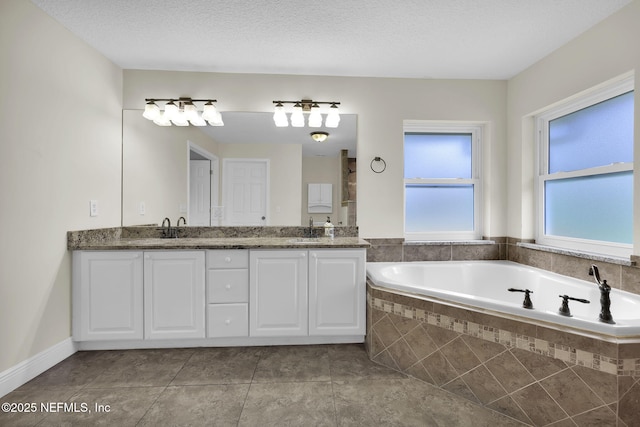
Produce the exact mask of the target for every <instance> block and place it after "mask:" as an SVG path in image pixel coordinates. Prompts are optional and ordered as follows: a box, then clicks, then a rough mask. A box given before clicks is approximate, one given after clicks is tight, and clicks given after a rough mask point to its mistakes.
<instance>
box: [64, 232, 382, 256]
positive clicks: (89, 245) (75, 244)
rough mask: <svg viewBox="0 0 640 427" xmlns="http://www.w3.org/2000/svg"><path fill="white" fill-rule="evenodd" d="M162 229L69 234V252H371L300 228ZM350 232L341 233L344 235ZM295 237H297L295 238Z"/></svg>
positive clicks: (353, 238)
mask: <svg viewBox="0 0 640 427" xmlns="http://www.w3.org/2000/svg"><path fill="white" fill-rule="evenodd" d="M159 230H160V229H157V228H143V227H122V228H110V229H95V230H85V231H78V232H69V233H67V240H68V242H67V243H68V246H67V247H68V249H69V250H72V251H78V250H153V249H297V248H368V247H370V246H371V245H370V244H369V242H367V241H366V240H363V239H361V238H359V237H358V236H357V234H356V235H353V234H354V233H353V231H354V230H350V232H351V233H352V234H351V235H339V236H336V237H335V238H333V239H330V238H328V237H319V238H315V239H309V238H302V237H298V236H300V235H301V234H302V232H301V231H300V230H301V229H298V228H276V227H271V228H264V227H263V228H262V229H253V228H241V227H227V228H224V227H222V228H221V227H205V228H195V227H194V228H190V229H181V230H180V231H181V232H182V233H185V234H187V235H186V236H182V237H178V238H161V237H159V236H160V233H159ZM344 231H349V230H346V229H345V230H341V232H344ZM292 234H293V235H292Z"/></svg>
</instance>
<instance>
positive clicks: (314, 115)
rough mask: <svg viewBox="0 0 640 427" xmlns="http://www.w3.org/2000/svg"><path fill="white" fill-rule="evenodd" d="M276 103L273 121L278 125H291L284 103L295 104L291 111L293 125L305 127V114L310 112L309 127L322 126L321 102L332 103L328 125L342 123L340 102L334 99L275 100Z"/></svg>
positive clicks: (328, 114)
mask: <svg viewBox="0 0 640 427" xmlns="http://www.w3.org/2000/svg"><path fill="white" fill-rule="evenodd" d="M273 103H274V104H275V105H276V106H275V109H274V113H273V121H274V123H275V124H276V126H277V127H287V126H289V120H288V119H287V113H286V111H285V107H284V104H293V111H292V113H291V126H293V127H303V126H304V121H305V120H304V114H303V113H309V119H308V125H309V127H321V126H322V114H321V111H320V104H326V105H331V107H330V108H329V111H328V112H327V117H326V120H325V124H324V125H325V126H326V127H333V128H336V127H338V124H339V123H340V114H338V105H340V103H339V102H334V101H313V100H311V99H302V100H300V101H273Z"/></svg>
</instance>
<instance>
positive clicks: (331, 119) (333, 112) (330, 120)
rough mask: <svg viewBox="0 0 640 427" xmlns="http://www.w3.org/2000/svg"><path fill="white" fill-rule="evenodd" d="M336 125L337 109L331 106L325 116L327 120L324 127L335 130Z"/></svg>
mask: <svg viewBox="0 0 640 427" xmlns="http://www.w3.org/2000/svg"><path fill="white" fill-rule="evenodd" d="M338 124H340V114H338V107H336V106H335V105H332V106H331V108H329V114H327V120H325V122H324V125H325V126H326V127H328V128H337V127H338Z"/></svg>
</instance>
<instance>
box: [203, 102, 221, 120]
mask: <svg viewBox="0 0 640 427" xmlns="http://www.w3.org/2000/svg"><path fill="white" fill-rule="evenodd" d="M217 113H218V110H217V108H216V106H215V105H214V104H213V103H212V102H207V103H206V104H204V108H203V109H202V118H203V119H205V120H207V121H214V120H215V117H216V114H217Z"/></svg>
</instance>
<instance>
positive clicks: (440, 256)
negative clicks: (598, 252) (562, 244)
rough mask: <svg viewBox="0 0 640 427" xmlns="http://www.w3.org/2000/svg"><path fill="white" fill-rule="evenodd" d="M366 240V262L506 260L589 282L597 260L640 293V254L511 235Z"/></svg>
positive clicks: (620, 285) (616, 283) (607, 275)
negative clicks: (570, 247)
mask: <svg viewBox="0 0 640 427" xmlns="http://www.w3.org/2000/svg"><path fill="white" fill-rule="evenodd" d="M366 240H367V242H369V243H370V244H371V247H370V248H369V249H367V262H411V261H464V260H509V261H514V262H517V263H520V264H525V265H530V266H532V267H537V268H541V269H543V270H548V271H553V272H554V273H559V274H564V275H565V276H570V277H575V278H577V279H582V280H587V281H589V282H592V281H593V277H591V276H589V275H588V271H589V267H590V266H591V264H597V265H598V267H599V269H600V275H601V276H602V278H603V279H607V282H608V283H609V285H611V287H612V288H614V289H621V290H623V291H627V292H631V293H634V294H639V295H640V266H639V265H638V264H639V262H638V261H640V257H635V256H632V257H631V260H622V259H619V260H617V259H608V258H606V257H599V256H595V255H586V254H584V255H581V254H571V253H570V252H568V251H564V252H563V251H548V250H540V248H536V247H535V245H531V243H532V242H531V241H530V240H525V241H523V240H521V239H513V238H510V237H489V238H486V239H485V240H478V241H473V242H415V243H413V242H405V241H404V239H402V238H396V239H376V238H366ZM523 243H524V244H525V245H524V246H523V245H522V244H523ZM594 286H595V284H594ZM614 315H615V313H614Z"/></svg>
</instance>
